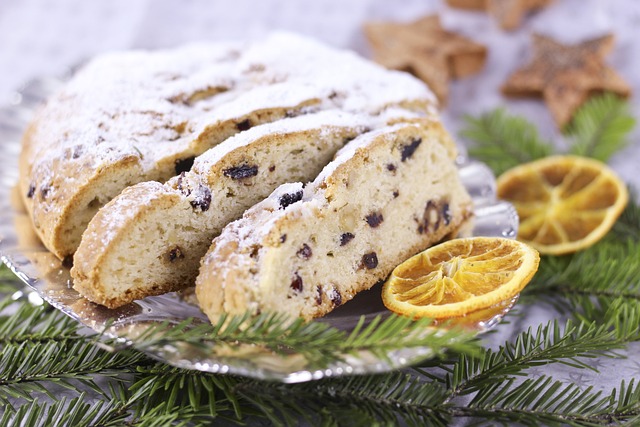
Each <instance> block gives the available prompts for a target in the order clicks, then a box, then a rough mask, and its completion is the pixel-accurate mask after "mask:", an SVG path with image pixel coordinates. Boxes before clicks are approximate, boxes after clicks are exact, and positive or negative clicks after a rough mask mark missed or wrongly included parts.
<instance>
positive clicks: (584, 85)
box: [502, 34, 631, 128]
mask: <svg viewBox="0 0 640 427" xmlns="http://www.w3.org/2000/svg"><path fill="white" fill-rule="evenodd" d="M613 42H614V38H613V35H611V34H608V35H605V36H602V37H598V38H596V39H592V40H587V41H585V42H582V43H580V44H577V45H563V44H560V43H558V42H557V41H555V40H553V39H551V38H549V37H545V36H542V35H539V34H534V35H533V59H532V60H531V62H530V63H529V64H528V65H526V66H524V67H523V68H521V69H519V70H517V71H516V72H515V73H513V74H512V75H511V76H510V77H509V78H508V79H507V81H506V82H505V83H504V85H503V86H502V92H503V93H504V94H505V95H507V96H516V97H521V96H542V97H543V98H544V100H545V102H546V103H547V106H548V107H549V110H551V115H552V116H553V118H554V119H555V121H556V123H557V124H558V127H560V128H562V127H564V126H565V125H566V124H567V123H569V122H570V121H571V118H572V117H573V114H574V113H575V111H576V110H577V109H578V108H579V107H580V106H581V105H582V104H583V103H584V102H585V101H587V100H588V99H589V97H590V96H591V95H593V94H597V93H602V92H613V93H615V94H618V95H620V96H623V97H628V96H629V95H631V88H630V87H629V85H628V84H627V83H626V82H625V81H624V80H623V79H622V77H620V76H619V75H618V73H616V72H615V70H613V69H612V68H611V67H609V66H608V65H607V64H605V62H604V56H605V55H606V54H607V53H609V51H610V50H611V49H612V47H613Z"/></svg>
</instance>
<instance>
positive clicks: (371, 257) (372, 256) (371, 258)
mask: <svg viewBox="0 0 640 427" xmlns="http://www.w3.org/2000/svg"><path fill="white" fill-rule="evenodd" d="M362 265H364V266H365V267H367V268H368V269H369V270H371V269H373V268H376V267H377V266H378V255H376V253H375V252H369V253H368V254H364V255H363V256H362Z"/></svg>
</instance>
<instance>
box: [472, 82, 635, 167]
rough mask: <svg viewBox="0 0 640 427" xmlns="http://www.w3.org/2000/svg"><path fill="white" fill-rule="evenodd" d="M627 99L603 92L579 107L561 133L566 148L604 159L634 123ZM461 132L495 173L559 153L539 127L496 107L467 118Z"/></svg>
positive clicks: (624, 141) (618, 147) (474, 153)
mask: <svg viewBox="0 0 640 427" xmlns="http://www.w3.org/2000/svg"><path fill="white" fill-rule="evenodd" d="M630 110H631V109H630V106H629V103H628V101H626V100H624V99H622V98H619V97H617V96H614V95H612V94H604V95H602V96H597V97H593V98H591V99H590V100H589V101H587V102H586V103H585V104H584V105H583V106H582V107H580V109H579V110H578V111H577V113H576V115H575V117H574V120H573V121H572V124H571V126H569V127H568V129H567V132H566V133H565V137H566V138H567V139H568V140H569V143H570V147H569V150H568V152H569V153H570V154H576V155H581V156H587V157H593V158H595V159H598V160H601V161H603V162H606V161H608V160H609V158H610V157H611V156H612V155H613V154H614V153H616V152H618V151H619V150H621V149H622V148H624V147H625V146H626V145H627V143H628V138H629V134H630V132H631V131H632V130H633V128H634V127H635V123H636V121H635V118H634V117H633V116H632V115H631V113H630ZM465 122H466V125H465V127H464V128H463V129H462V131H461V132H460V135H461V136H462V137H463V138H466V139H468V140H470V141H471V142H472V143H473V145H472V146H471V147H470V148H469V154H470V155H471V156H473V157H475V158H477V159H478V160H481V161H483V162H484V163H486V164H487V165H488V166H489V167H490V168H491V169H492V170H493V171H494V173H496V175H500V174H502V173H503V172H504V171H506V170H507V169H510V168H512V167H515V166H518V165H520V164H522V163H526V162H530V161H533V160H537V159H540V158H543V157H546V156H549V155H551V154H559V151H558V150H556V149H554V147H553V146H552V145H551V144H550V143H549V142H547V141H544V140H543V139H542V138H541V137H540V135H539V134H538V131H537V128H536V127H535V125H533V124H532V123H531V122H529V121H528V120H526V119H525V118H523V117H519V116H513V115H509V114H507V112H506V111H505V110H504V109H502V108H498V109H495V110H493V111H490V112H487V113H484V114H482V115H480V116H479V117H477V118H475V117H466V118H465Z"/></svg>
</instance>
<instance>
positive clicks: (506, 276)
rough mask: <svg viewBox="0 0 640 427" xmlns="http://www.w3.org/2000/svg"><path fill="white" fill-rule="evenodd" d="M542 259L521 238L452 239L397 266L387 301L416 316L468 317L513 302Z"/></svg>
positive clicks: (384, 291)
mask: <svg viewBox="0 0 640 427" xmlns="http://www.w3.org/2000/svg"><path fill="white" fill-rule="evenodd" d="M539 262H540V256H539V255H538V252H537V251H536V250H535V249H533V248H532V247H530V246H528V245H526V244H524V243H522V242H518V241H516V240H510V239H503V238H498V237H471V238H466V239H455V240H449V241H448V242H444V243H441V244H439V245H437V246H433V247H431V248H429V249H427V250H426V251H424V252H421V253H419V254H418V255H416V256H414V257H412V258H409V259H408V260H407V261H405V262H403V263H402V264H400V265H399V266H398V267H396V269H395V270H393V272H392V273H391V276H390V277H389V279H388V280H387V281H386V283H385V284H384V286H383V287H382V301H383V302H384V305H385V306H386V307H387V308H388V309H389V310H391V311H394V312H396V313H399V314H404V315H407V316H411V317H430V318H432V319H444V318H452V317H461V316H467V315H469V314H471V313H474V312H477V311H478V310H485V309H487V308H490V307H494V306H499V305H502V304H506V303H508V302H509V301H511V300H512V299H513V298H514V297H515V296H517V295H518V294H519V293H520V291H521V290H522V288H524V287H525V286H526V284H527V283H529V280H531V278H532V277H533V275H534V273H535V272H536V270H537V269H538V263H539Z"/></svg>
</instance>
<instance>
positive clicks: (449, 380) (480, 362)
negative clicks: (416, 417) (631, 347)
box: [441, 321, 625, 402]
mask: <svg viewBox="0 0 640 427" xmlns="http://www.w3.org/2000/svg"><path fill="white" fill-rule="evenodd" d="M624 344H625V341H624V340H621V339H618V337H617V336H616V333H615V331H611V330H610V328H608V327H605V326H596V325H595V324H594V323H590V324H588V323H579V324H574V323H573V322H571V321H569V322H567V323H566V325H565V326H564V327H561V326H560V324H559V323H558V322H557V321H552V322H549V323H547V324H546V325H540V326H538V328H537V329H536V330H535V332H534V331H533V330H532V329H531V328H529V329H528V330H527V331H524V332H522V333H520V334H519V335H518V336H517V337H516V339H515V340H514V341H512V342H511V341H507V342H505V343H504V344H503V345H502V346H501V347H500V348H499V349H498V350H495V351H494V350H491V349H487V350H486V351H485V354H484V355H483V356H482V357H481V358H469V357H467V356H465V355H461V356H460V358H459V360H458V361H457V363H455V364H454V365H453V367H452V369H448V370H446V371H445V372H446V374H445V376H444V378H442V380H441V381H442V382H443V383H444V384H445V385H446V387H447V390H448V391H447V399H446V401H447V402H449V401H451V400H452V399H454V398H456V397H458V396H461V395H468V394H471V393H475V392H478V391H480V390H483V389H487V388H491V387H493V386H494V385H495V384H497V383H501V382H503V381H505V380H509V379H512V378H513V377H514V376H522V375H526V372H525V371H526V370H527V369H529V368H531V367H534V366H540V365H546V364H549V363H559V364H563V365H566V366H571V367H574V368H581V369H593V368H592V367H591V366H590V365H589V364H588V363H586V362H585V361H583V360H581V359H583V358H596V357H617V354H616V353H615V350H619V349H621V348H624Z"/></svg>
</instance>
